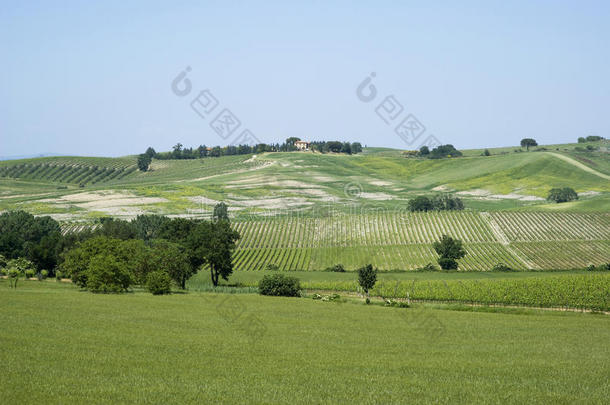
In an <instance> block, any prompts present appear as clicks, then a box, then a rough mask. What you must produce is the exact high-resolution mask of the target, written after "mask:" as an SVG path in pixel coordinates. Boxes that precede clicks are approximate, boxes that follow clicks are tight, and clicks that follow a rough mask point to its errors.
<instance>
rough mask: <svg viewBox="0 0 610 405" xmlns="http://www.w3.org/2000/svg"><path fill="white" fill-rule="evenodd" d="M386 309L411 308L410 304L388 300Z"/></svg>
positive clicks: (385, 305) (385, 303)
mask: <svg viewBox="0 0 610 405" xmlns="http://www.w3.org/2000/svg"><path fill="white" fill-rule="evenodd" d="M383 306H384V307H395V308H409V304H408V303H407V302H404V301H396V300H393V299H387V300H385V302H384V303H383Z"/></svg>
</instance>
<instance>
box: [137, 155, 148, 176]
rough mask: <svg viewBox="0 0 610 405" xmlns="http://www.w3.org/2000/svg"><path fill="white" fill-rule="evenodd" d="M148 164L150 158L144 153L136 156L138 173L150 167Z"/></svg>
mask: <svg viewBox="0 0 610 405" xmlns="http://www.w3.org/2000/svg"><path fill="white" fill-rule="evenodd" d="M150 162H151V158H150V156H149V155H147V154H146V153H142V154H141V155H138V169H140V171H142V172H145V171H147V170H148V167H149V166H150Z"/></svg>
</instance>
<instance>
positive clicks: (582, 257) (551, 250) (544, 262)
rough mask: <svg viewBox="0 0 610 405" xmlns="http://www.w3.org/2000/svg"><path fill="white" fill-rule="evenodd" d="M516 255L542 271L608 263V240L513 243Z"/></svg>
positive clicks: (609, 255)
mask: <svg viewBox="0 0 610 405" xmlns="http://www.w3.org/2000/svg"><path fill="white" fill-rule="evenodd" d="M511 247H512V248H513V249H515V250H516V252H517V254H519V255H520V256H522V257H524V258H525V259H527V260H529V261H531V262H533V263H534V264H536V265H537V266H539V267H540V268H542V269H570V268H582V267H586V266H589V265H591V264H593V265H596V266H598V265H600V264H604V263H610V240H602V241H570V242H565V241H556V242H515V243H511Z"/></svg>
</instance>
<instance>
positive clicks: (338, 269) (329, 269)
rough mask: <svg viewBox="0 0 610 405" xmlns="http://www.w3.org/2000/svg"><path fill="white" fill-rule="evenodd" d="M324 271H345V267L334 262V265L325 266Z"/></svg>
mask: <svg viewBox="0 0 610 405" xmlns="http://www.w3.org/2000/svg"><path fill="white" fill-rule="evenodd" d="M324 271H332V272H335V273H345V267H343V265H342V264H335V265H334V266H330V267H327V268H326V270H324Z"/></svg>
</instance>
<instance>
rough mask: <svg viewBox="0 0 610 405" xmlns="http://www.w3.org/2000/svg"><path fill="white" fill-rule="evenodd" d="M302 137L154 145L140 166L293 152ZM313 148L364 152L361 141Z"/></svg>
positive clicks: (144, 168)
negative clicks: (165, 149)
mask: <svg viewBox="0 0 610 405" xmlns="http://www.w3.org/2000/svg"><path fill="white" fill-rule="evenodd" d="M300 140H301V139H300V138H297V137H290V138H287V139H286V141H285V142H284V143H282V144H279V143H275V144H266V143H259V144H257V145H254V146H250V145H229V146H222V147H221V146H214V147H208V146H206V145H200V146H199V147H197V148H185V147H184V145H182V144H181V143H177V144H176V145H174V146H173V147H172V150H171V151H170V152H157V151H155V150H154V149H153V148H152V147H149V148H148V149H146V152H144V153H142V154H140V155H138V168H139V169H140V170H141V171H147V170H148V169H149V167H150V163H151V162H152V159H159V160H169V159H203V158H207V157H220V156H233V155H248V154H251V153H264V152H293V151H296V150H298V149H297V147H296V146H295V142H297V141H300ZM310 148H311V149H312V150H315V151H318V152H321V153H327V152H334V153H347V154H349V155H351V154H356V153H360V152H362V145H361V144H360V142H353V143H349V142H339V141H329V142H326V141H320V142H311V144H310Z"/></svg>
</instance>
